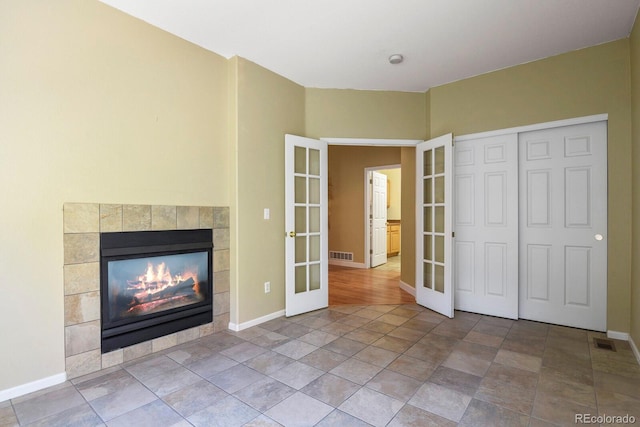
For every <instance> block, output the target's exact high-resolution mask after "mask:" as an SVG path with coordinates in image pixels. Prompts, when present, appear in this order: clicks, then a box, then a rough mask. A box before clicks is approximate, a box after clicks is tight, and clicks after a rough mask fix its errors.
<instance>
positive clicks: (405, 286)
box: [400, 280, 416, 298]
mask: <svg viewBox="0 0 640 427" xmlns="http://www.w3.org/2000/svg"><path fill="white" fill-rule="evenodd" d="M400 289H402V290H403V291H405V292H407V293H409V294H411V295H413V297H414V298H415V297H416V288H414V287H413V286H411V285H409V284H407V283H404V282H403V281H402V280H401V281H400Z"/></svg>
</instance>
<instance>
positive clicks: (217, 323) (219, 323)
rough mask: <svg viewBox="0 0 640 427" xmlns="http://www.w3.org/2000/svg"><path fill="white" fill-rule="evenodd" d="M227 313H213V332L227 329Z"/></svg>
mask: <svg viewBox="0 0 640 427" xmlns="http://www.w3.org/2000/svg"><path fill="white" fill-rule="evenodd" d="M229 320H230V316H229V313H223V314H221V315H219V316H216V315H215V313H214V317H213V332H214V333H216V332H222V331H226V330H228V329H229Z"/></svg>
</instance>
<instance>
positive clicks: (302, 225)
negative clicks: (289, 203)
mask: <svg viewBox="0 0 640 427" xmlns="http://www.w3.org/2000/svg"><path fill="white" fill-rule="evenodd" d="M295 231H296V233H306V232H307V208H306V207H304V206H296V230H295Z"/></svg>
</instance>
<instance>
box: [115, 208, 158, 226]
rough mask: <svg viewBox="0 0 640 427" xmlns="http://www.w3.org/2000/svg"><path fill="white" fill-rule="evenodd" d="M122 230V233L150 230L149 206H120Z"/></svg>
mask: <svg viewBox="0 0 640 427" xmlns="http://www.w3.org/2000/svg"><path fill="white" fill-rule="evenodd" d="M122 230H123V231H148V230H151V206H149V205H123V206H122Z"/></svg>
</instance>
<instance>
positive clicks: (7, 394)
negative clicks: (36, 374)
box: [0, 372, 67, 402]
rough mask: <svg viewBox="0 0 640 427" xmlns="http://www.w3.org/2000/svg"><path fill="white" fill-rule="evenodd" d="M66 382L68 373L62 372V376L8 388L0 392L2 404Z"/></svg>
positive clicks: (58, 375) (52, 376)
mask: <svg viewBox="0 0 640 427" xmlns="http://www.w3.org/2000/svg"><path fill="white" fill-rule="evenodd" d="M66 380H67V373H66V372H62V373H60V374H55V375H51V376H50V377H46V378H41V379H39V380H35V381H31V382H30V383H26V384H22V385H19V386H16V387H12V388H8V389H6V390H0V402H4V401H5V400H9V399H13V398H15V397H20V396H24V395H25V394H29V393H33V392H34V391H38V390H42V389H44V388H47V387H51V386H54V385H58V384H62V383H63V382H65V381H66Z"/></svg>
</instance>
